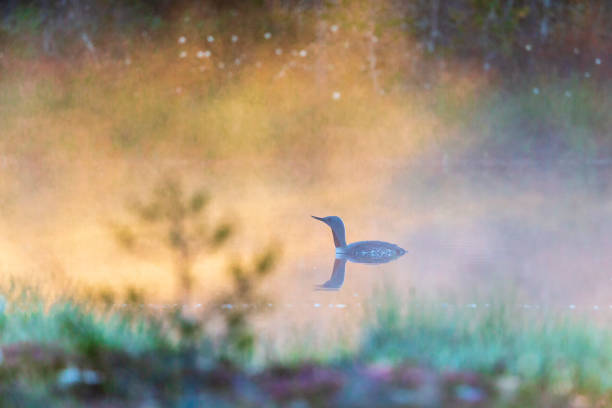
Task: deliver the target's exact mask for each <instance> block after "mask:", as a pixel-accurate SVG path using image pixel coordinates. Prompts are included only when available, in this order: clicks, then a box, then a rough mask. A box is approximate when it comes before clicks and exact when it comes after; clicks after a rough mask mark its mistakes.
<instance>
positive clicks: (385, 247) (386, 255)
mask: <svg viewBox="0 0 612 408" xmlns="http://www.w3.org/2000/svg"><path fill="white" fill-rule="evenodd" d="M405 253H406V251H405V250H404V249H403V248H400V247H399V246H397V245H395V244H391V243H389V242H383V241H359V242H353V243H352V244H349V245H347V246H344V247H340V248H336V256H337V257H339V258H346V259H347V260H349V261H352V262H359V263H372V264H379V263H385V262H389V261H392V260H394V259H396V258H398V257H400V256H402V255H404V254H405Z"/></svg>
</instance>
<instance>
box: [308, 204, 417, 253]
mask: <svg viewBox="0 0 612 408" xmlns="http://www.w3.org/2000/svg"><path fill="white" fill-rule="evenodd" d="M312 218H314V219H317V220H319V221H322V222H324V223H325V224H327V225H329V227H330V228H331V230H332V235H333V237H334V245H335V246H336V257H338V258H344V259H347V260H349V261H351V262H359V263H370V264H379V263H385V262H389V261H392V260H394V259H396V258H399V257H400V256H402V255H404V254H405V253H406V251H405V250H404V249H403V248H400V247H399V246H397V245H395V244H391V243H389V242H383V241H358V242H353V243H351V244H348V245H347V243H346V233H345V230H344V223H343V222H342V219H341V218H340V217H336V216H331V217H324V218H319V217H315V216H313V217H312Z"/></svg>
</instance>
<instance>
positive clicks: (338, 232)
mask: <svg viewBox="0 0 612 408" xmlns="http://www.w3.org/2000/svg"><path fill="white" fill-rule="evenodd" d="M312 218H314V219H315V220H319V221H322V222H324V223H326V224H327V225H329V227H330V228H331V230H332V234H333V236H334V245H336V248H341V247H345V246H346V238H345V232H344V223H343V222H342V219H341V218H340V217H336V216H335V215H332V216H330V217H315V216H314V215H313V216H312Z"/></svg>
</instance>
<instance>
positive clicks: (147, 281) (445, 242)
mask: <svg viewBox="0 0 612 408" xmlns="http://www.w3.org/2000/svg"><path fill="white" fill-rule="evenodd" d="M116 164H119V162H118V163H116ZM124 165H125V164H124ZM19 166H22V167H17V168H18V169H19V170H18V171H21V172H23V169H24V168H26V169H28V168H30V169H29V177H34V176H35V173H34V172H35V171H36V170H35V169H31V167H34V166H35V164H32V163H27V164H24V163H20V164H19ZM24 166H25V167H24ZM105 166H107V164H106V165H105ZM125 166H126V167H125V168H123V169H122V170H118V169H120V168H121V166H119V165H116V166H115V174H114V175H113V173H112V172H103V173H97V172H96V171H95V169H91V168H89V166H86V168H85V169H81V170H83V171H81V172H78V171H74V170H72V169H70V170H68V171H67V172H66V173H61V172H60V170H57V172H58V173H57V174H53V173H50V172H48V171H41V172H40V174H39V176H38V177H43V178H46V180H47V182H48V181H52V183H53V184H54V186H55V187H54V188H49V187H44V186H43V184H46V183H47V182H46V183H41V185H40V188H35V186H36V182H35V181H32V180H26V181H23V182H19V183H16V185H15V187H14V190H13V191H14V192H16V194H14V195H13V196H12V197H13V199H14V200H15V201H14V202H13V205H12V206H7V207H6V208H7V209H8V211H7V212H6V213H5V215H8V216H5V217H4V221H3V223H4V225H3V227H4V228H5V230H6V231H8V232H9V233H8V234H6V235H5V236H4V238H3V239H2V248H3V251H2V268H3V270H4V271H5V272H4V278H5V279H9V277H16V278H17V279H24V280H29V281H33V282H37V283H38V284H41V286H43V287H50V288H54V289H55V290H59V289H65V288H66V284H67V283H68V285H69V287H70V285H72V286H73V289H74V290H75V291H78V290H81V289H83V288H84V287H90V286H92V285H93V286H95V285H100V286H110V287H112V288H115V289H118V290H123V289H125V288H126V287H128V286H135V287H142V288H145V291H146V293H147V294H148V295H149V296H151V298H152V299H154V301H155V302H162V303H164V302H166V303H167V302H169V301H171V299H172V296H173V294H174V290H175V283H174V281H173V276H172V275H171V274H169V273H168V271H167V268H169V267H170V265H171V264H170V261H169V258H168V256H167V254H164V253H160V252H159V251H155V250H154V249H151V250H148V249H147V247H146V245H145V247H144V249H143V250H142V252H141V253H139V254H137V256H135V255H130V254H125V253H124V252H122V251H121V250H120V248H118V247H117V245H116V244H115V242H114V241H113V239H112V234H111V229H110V227H109V225H111V223H112V222H116V221H118V220H122V219H125V218H124V217H125V203H126V202H128V201H129V198H130V197H133V194H134V193H133V189H132V188H131V186H132V185H133V184H131V183H129V182H126V180H130V179H137V178H147V177H148V179H150V180H154V178H155V173H156V171H151V170H150V168H149V167H147V166H146V165H143V166H142V167H140V168H138V167H134V166H131V167H130V166H128V165H125ZM168 167H169V168H170V169H172V170H173V171H176V170H180V172H181V173H182V174H183V175H184V176H185V178H186V180H188V183H187V184H194V185H195V184H196V183H199V182H200V181H204V182H205V183H204V184H206V183H210V185H212V186H214V191H215V197H214V201H213V203H214V205H213V207H212V208H213V212H214V213H215V214H216V215H220V214H225V215H229V216H231V217H235V219H236V220H237V223H238V225H239V227H240V228H241V229H242V233H241V234H240V235H241V236H240V237H237V238H236V239H235V240H233V241H232V242H231V243H230V248H231V250H230V251H229V252H230V254H231V255H232V256H234V255H235V256H238V257H244V258H246V257H248V254H249V253H251V252H252V251H253V250H256V249H257V248H261V247H262V246H263V244H264V243H266V242H268V240H269V239H273V240H274V242H275V243H276V245H278V247H279V248H281V250H282V253H283V257H282V259H281V263H280V265H279V267H278V270H277V273H276V274H275V275H273V276H272V277H271V278H270V279H269V281H267V282H266V283H265V284H264V289H265V291H266V292H267V293H270V294H271V295H272V299H274V304H275V306H282V307H287V306H288V305H290V306H288V307H297V306H298V305H300V307H301V308H304V307H306V306H308V307H310V308H312V309H313V310H314V309H317V308H318V307H323V306H325V307H328V305H329V304H334V305H336V304H343V305H346V306H347V308H348V307H356V306H358V305H360V304H362V303H366V302H367V299H371V298H372V296H373V295H374V294H375V293H377V291H381V290H382V289H384V288H393V289H394V290H396V291H397V292H398V294H400V295H401V296H402V297H403V298H404V299H405V300H406V301H408V300H410V299H413V298H415V296H427V297H431V298H433V299H437V300H439V301H440V302H450V303H452V302H455V303H457V304H468V303H472V302H485V301H494V300H500V299H503V298H507V297H512V298H514V299H516V301H517V302H521V303H525V304H533V305H541V306H551V307H567V306H568V305H571V304H573V305H578V306H581V307H592V306H594V305H599V307H602V308H607V307H608V305H609V304H612V293H611V290H612V275H610V270H611V268H610V266H612V255H611V254H610V251H609V248H610V247H611V244H612V242H611V240H612V238H610V236H609V234H607V231H609V227H610V226H609V223H610V221H609V220H610V219H612V218H611V217H610V212H611V211H612V206H611V205H610V191H609V182H608V179H609V177H608V176H609V171H610V168H608V167H607V166H596V165H588V164H587V165H585V164H580V165H575V164H569V165H565V166H564V165H555V166H552V165H541V164H538V163H537V162H528V163H525V162H512V161H506V162H498V163H497V164H496V163H493V164H491V163H489V165H482V164H481V165H478V164H471V165H460V164H456V163H455V164H453V163H450V164H449V163H448V162H446V161H444V160H439V159H437V158H430V159H429V161H428V162H426V163H424V162H419V163H413V164H410V163H409V162H406V163H402V164H400V165H397V164H389V163H380V164H379V163H373V164H371V165H369V166H368V168H367V169H363V168H361V169H355V170H354V171H355V174H354V175H351V174H350V171H345V172H340V173H339V175H340V177H339V178H338V180H335V177H330V178H324V179H323V180H322V181H320V182H318V181H316V182H313V183H310V184H308V185H306V186H304V185H292V184H291V183H288V182H286V181H283V179H282V176H279V174H283V172H282V170H281V169H280V168H277V171H278V172H276V171H270V168H267V169H266V170H265V171H263V170H262V172H261V175H260V176H259V177H260V178H259V181H260V182H259V183H257V184H253V183H251V182H245V181H240V180H239V179H240V177H236V176H234V175H232V177H226V178H225V179H224V178H223V176H220V175H217V174H215V175H214V177H210V176H202V175H203V174H205V171H206V170H205V168H206V165H204V164H202V163H199V162H181V163H180V164H179V165H177V164H176V163H170V164H169V165H168ZM26 174H27V172H26ZM79 174H81V175H80V176H79ZM238 174H240V170H238ZM251 177H253V176H252V175H251ZM144 184H146V183H144ZM125 185H129V186H130V187H129V188H126V187H125ZM28 186H29V188H28ZM142 187H143V190H146V189H147V188H146V186H142ZM244 196H247V197H249V200H248V201H246V200H241V199H240V197H244ZM310 214H321V215H339V216H341V217H342V218H343V220H344V223H345V225H346V233H347V242H349V243H350V242H355V241H361V240H383V241H388V242H393V243H396V244H398V245H399V246H401V247H402V248H405V249H406V250H407V253H406V254H405V255H404V256H402V257H400V258H399V259H397V260H395V261H393V262H390V263H386V264H382V265H363V264H358V263H352V262H348V263H347V265H346V274H345V280H344V284H343V285H342V287H341V288H340V289H339V290H338V291H337V292H319V291H315V290H313V289H314V286H315V285H317V284H321V283H323V282H325V281H327V280H328V279H329V278H330V276H331V273H332V268H333V263H334V258H335V250H334V245H333V240H332V237H331V233H330V230H329V228H328V227H327V226H326V225H324V224H322V223H321V222H319V221H316V220H313V219H312V218H311V217H310ZM226 261H227V260H226V259H225V258H223V257H222V256H221V255H220V254H218V253H205V254H203V255H202V256H201V257H200V258H198V260H197V263H196V266H195V274H196V279H197V289H196V293H197V296H196V299H197V302H198V303H206V301H207V299H210V298H211V296H212V295H213V294H214V293H216V292H217V291H218V290H220V288H223V287H224V285H226V284H227V276H226V275H225V274H224V272H223V270H224V266H223V265H225V264H226ZM316 304H319V305H320V306H315V305H316Z"/></svg>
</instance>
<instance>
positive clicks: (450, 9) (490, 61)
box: [0, 0, 612, 78]
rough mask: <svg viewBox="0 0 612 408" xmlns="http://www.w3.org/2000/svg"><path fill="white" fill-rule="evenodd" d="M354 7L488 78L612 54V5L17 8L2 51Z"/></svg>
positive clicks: (257, 2) (74, 45)
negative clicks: (495, 72) (209, 18)
mask: <svg viewBox="0 0 612 408" xmlns="http://www.w3.org/2000/svg"><path fill="white" fill-rule="evenodd" d="M351 7H352V8H355V7H357V8H360V9H361V10H362V11H363V12H364V13H366V14H368V19H369V20H370V23H371V24H373V27H367V26H364V27H357V28H361V29H362V30H365V31H367V30H374V32H375V33H378V34H380V32H382V31H384V30H387V29H392V28H395V29H397V33H398V34H397V35H405V36H410V37H411V38H416V39H417V40H418V41H419V42H420V45H421V46H422V47H423V48H424V49H425V50H426V53H427V54H430V55H432V56H435V55H438V56H440V55H442V56H449V55H450V56H456V57H461V58H465V59H468V60H474V61H478V63H480V64H484V66H485V68H486V69H489V68H490V67H492V66H493V65H495V67H496V68H497V69H500V70H503V71H504V72H505V73H507V74H509V75H510V77H511V78H512V77H515V76H518V75H522V74H524V73H526V72H527V73H534V72H537V71H538V69H541V68H542V65H545V66H546V69H549V70H550V69H552V70H553V71H554V72H555V73H558V74H560V75H568V74H569V73H571V72H572V70H573V69H577V68H581V67H584V66H585V65H587V64H589V63H590V62H591V61H592V60H593V59H594V58H596V57H597V56H599V57H600V58H601V57H602V56H609V55H610V54H611V53H612V45H611V44H612V30H611V29H610V24H609V21H610V17H612V3H610V2H609V1H606V0H592V1H587V0H560V1H552V0H495V1H482V0H432V1H427V0H393V1H389V2H377V1H370V0H345V1H340V0H335V1H323V0H310V1H306V0H301V1H300V0H252V1H218V0H211V1H195V0H182V1H169V0H153V1H137V0H57V1H52V0H30V1H17V0H9V1H6V2H4V5H3V6H2V7H1V8H0V20H1V24H0V40H1V44H2V45H3V46H4V47H15V46H19V45H21V46H23V45H24V43H26V44H27V45H28V46H30V47H33V48H35V49H37V50H40V51H42V52H43V53H44V54H46V55H53V56H60V55H61V56H62V57H67V56H75V55H79V53H83V52H88V51H89V52H94V50H96V49H97V48H98V47H101V46H103V45H107V44H108V41H109V40H110V41H117V40H119V39H120V38H121V37H123V36H129V35H133V36H135V37H141V36H143V37H149V36H155V35H156V33H157V34H159V33H160V32H164V30H166V29H168V28H169V26H173V25H176V24H177V21H178V22H179V23H178V24H180V21H181V19H180V18H179V17H182V16H183V15H192V16H194V18H195V17H197V16H198V15H200V16H201V15H217V16H218V17H219V18H218V20H217V24H218V25H219V26H222V25H223V24H226V23H227V22H228V20H227V18H226V17H227V15H228V14H235V13H238V12H239V11H240V12H242V13H243V15H244V17H245V19H246V20H250V21H246V23H247V24H249V23H251V24H253V25H257V24H261V23H262V20H266V19H268V20H269V21H268V22H272V21H273V20H274V18H275V16H278V14H279V13H286V14H285V17H286V16H287V15H291V16H292V17H293V18H296V17H297V18H298V19H301V18H303V17H304V16H311V17H312V15H314V16H315V17H316V19H317V20H318V22H319V23H320V22H321V21H323V22H324V21H325V19H326V17H327V14H328V13H330V12H333V10H334V9H338V8H351ZM185 13H187V14H185ZM249 13H254V14H256V15H257V16H256V17H255V18H254V19H252V18H250V16H249ZM301 23H302V24H303V22H301ZM314 25H316V24H314ZM354 28H355V27H354ZM312 29H313V30H314V31H316V27H312ZM313 35H316V33H313ZM135 40H136V39H135V38H133V39H131V41H135ZM262 40H263V39H262ZM123 41H127V40H125V39H123ZM568 50H569V52H568ZM525 51H528V52H525ZM606 72H609V71H606Z"/></svg>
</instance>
